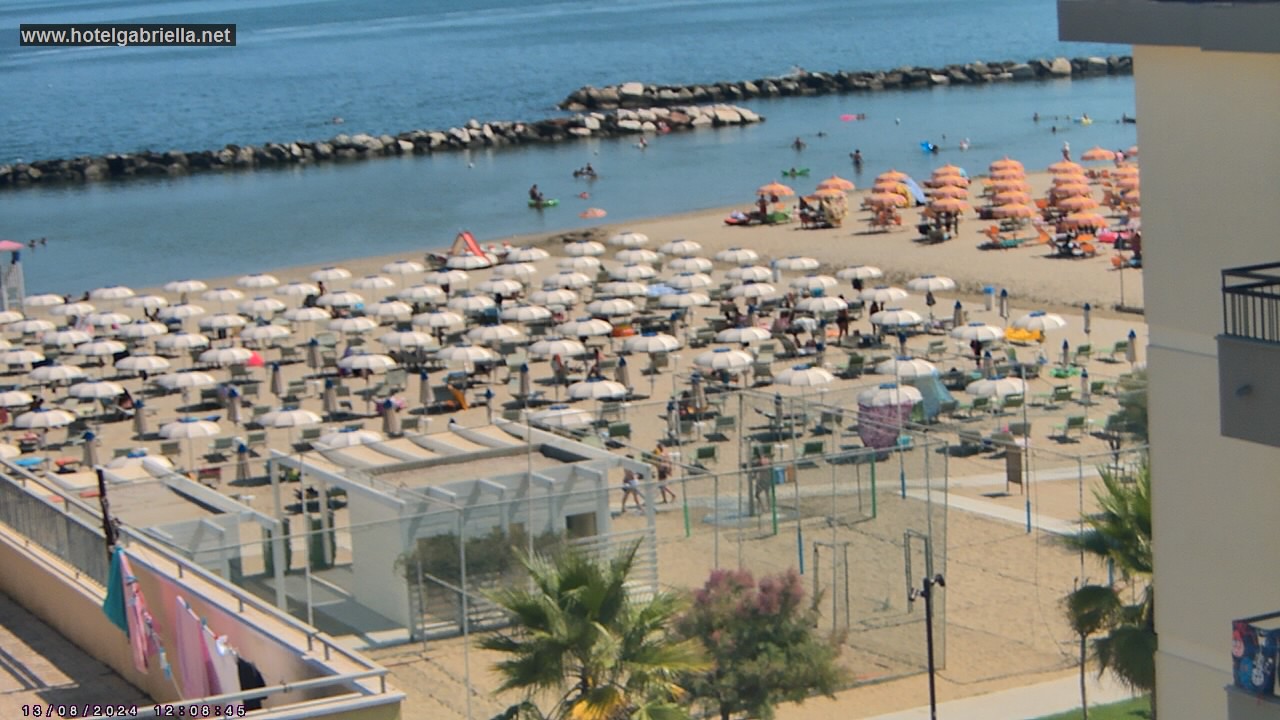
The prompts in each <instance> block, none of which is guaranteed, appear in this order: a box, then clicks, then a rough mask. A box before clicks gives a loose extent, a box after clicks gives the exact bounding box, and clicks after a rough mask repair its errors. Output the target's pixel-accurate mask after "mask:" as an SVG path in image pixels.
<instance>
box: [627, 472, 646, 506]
mask: <svg viewBox="0 0 1280 720" xmlns="http://www.w3.org/2000/svg"><path fill="white" fill-rule="evenodd" d="M627 498H631V499H632V500H633V501H634V502H635V505H636V510H644V506H643V505H641V504H640V484H639V477H638V476H637V475H636V471H635V470H632V469H631V468H624V469H623V471H622V512H624V513H625V512H626V511H627Z"/></svg>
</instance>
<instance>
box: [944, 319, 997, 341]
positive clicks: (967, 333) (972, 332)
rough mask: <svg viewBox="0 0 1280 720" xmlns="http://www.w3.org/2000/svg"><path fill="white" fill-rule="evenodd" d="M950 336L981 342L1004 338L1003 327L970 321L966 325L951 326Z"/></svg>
mask: <svg viewBox="0 0 1280 720" xmlns="http://www.w3.org/2000/svg"><path fill="white" fill-rule="evenodd" d="M951 337H953V338H956V339H959V340H967V341H969V342H973V341H974V340H977V341H978V342H983V343H985V342H993V341H995V340H1003V339H1004V328H1001V327H996V326H995V325H988V324H986V323H981V322H971V323H969V324H968V325H961V326H960V327H956V328H952V329H951Z"/></svg>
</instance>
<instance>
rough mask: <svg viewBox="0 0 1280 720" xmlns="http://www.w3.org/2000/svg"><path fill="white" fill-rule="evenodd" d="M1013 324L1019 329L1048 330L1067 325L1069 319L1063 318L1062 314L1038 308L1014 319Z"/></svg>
mask: <svg viewBox="0 0 1280 720" xmlns="http://www.w3.org/2000/svg"><path fill="white" fill-rule="evenodd" d="M1013 326H1014V327H1015V328H1018V329H1019V330H1032V331H1035V330H1039V331H1040V332H1048V331H1049V330H1058V329H1060V328H1064V327H1066V326H1067V321H1066V320H1063V319H1062V316H1061V315H1055V314H1054V313H1047V312H1044V311H1043V310H1037V311H1036V312H1033V313H1028V314H1026V315H1023V316H1022V317H1020V318H1018V319H1017V320H1014V321H1013Z"/></svg>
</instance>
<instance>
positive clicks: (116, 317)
mask: <svg viewBox="0 0 1280 720" xmlns="http://www.w3.org/2000/svg"><path fill="white" fill-rule="evenodd" d="M132 321H133V318H131V317H129V316H128V315H125V314H124V313H122V312H115V311H112V310H99V311H97V312H91V313H89V314H88V315H85V316H84V322H85V324H87V325H90V326H93V327H101V328H110V327H114V326H118V325H126V324H128V323H130V322H132Z"/></svg>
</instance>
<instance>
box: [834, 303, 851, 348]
mask: <svg viewBox="0 0 1280 720" xmlns="http://www.w3.org/2000/svg"><path fill="white" fill-rule="evenodd" d="M840 299H841V300H842V301H843V300H844V296H843V295H841V296H840ZM836 331H837V333H838V334H837V335H836V339H837V340H843V339H844V338H845V336H846V335H848V334H849V306H848V305H845V306H844V307H842V308H840V309H839V310H837V311H836Z"/></svg>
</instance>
